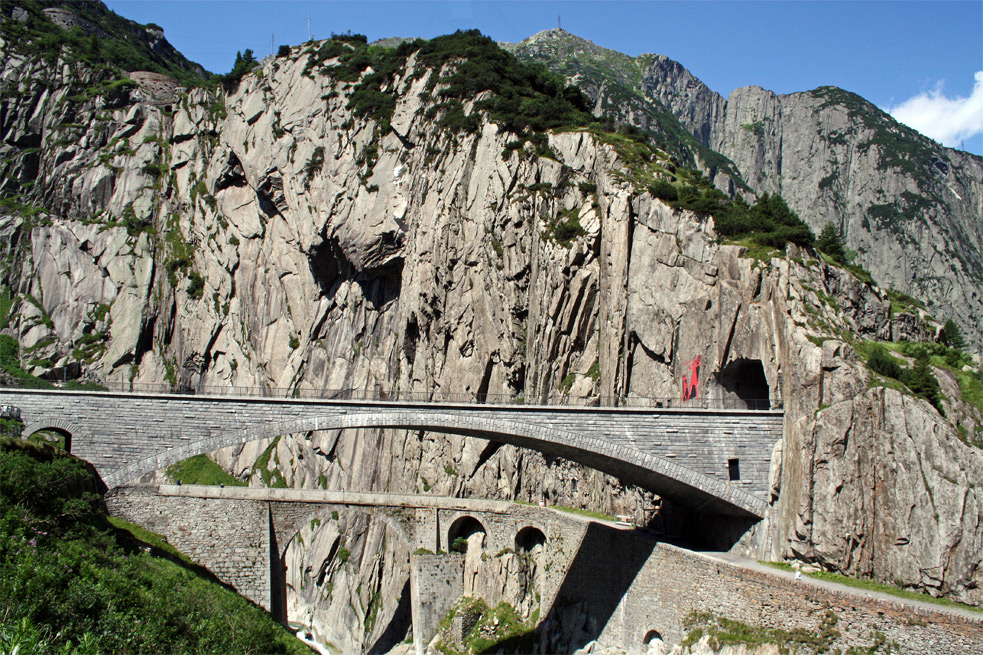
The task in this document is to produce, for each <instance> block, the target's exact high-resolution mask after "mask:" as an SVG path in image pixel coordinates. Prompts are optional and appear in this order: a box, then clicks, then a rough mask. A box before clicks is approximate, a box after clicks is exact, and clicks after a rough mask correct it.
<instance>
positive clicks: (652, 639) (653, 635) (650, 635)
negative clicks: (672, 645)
mask: <svg viewBox="0 0 983 655" xmlns="http://www.w3.org/2000/svg"><path fill="white" fill-rule="evenodd" d="M660 641H662V633H661V632H659V631H658V630H649V631H648V632H646V633H645V638H644V639H643V640H642V643H643V644H644V645H646V646H654V645H655V644H656V643H658V642H660Z"/></svg>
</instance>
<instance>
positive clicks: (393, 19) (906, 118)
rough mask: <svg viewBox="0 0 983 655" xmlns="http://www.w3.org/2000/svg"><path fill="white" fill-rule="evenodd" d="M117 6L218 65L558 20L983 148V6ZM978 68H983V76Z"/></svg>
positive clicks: (622, 44)
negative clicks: (343, 40) (882, 113)
mask: <svg viewBox="0 0 983 655" xmlns="http://www.w3.org/2000/svg"><path fill="white" fill-rule="evenodd" d="M106 4H107V5H108V6H109V7H110V8H111V9H113V10H114V11H116V13H118V14H120V15H122V16H125V17H127V18H130V19H132V20H135V21H138V22H140V23H149V22H153V23H157V24H158V25H160V26H161V27H163V28H164V33H165V36H166V38H167V39H168V40H169V41H170V42H171V43H172V44H173V45H174V46H175V47H176V48H177V49H178V50H180V51H181V52H182V53H184V54H185V56H187V57H188V58H189V59H192V60H194V61H197V62H199V63H201V64H202V65H204V66H205V67H206V68H207V69H209V70H211V71H213V72H226V71H228V70H229V69H231V68H232V63H233V61H234V59H235V55H236V52H237V51H239V50H244V49H246V48H251V49H252V50H253V51H254V52H255V53H256V54H257V56H263V55H266V54H269V52H270V38H271V35H275V36H274V44H275V46H278V45H280V44H289V45H296V44H298V43H302V42H303V41H306V40H307V29H308V28H307V17H308V15H310V24H311V31H312V32H313V34H314V37H315V38H326V37H327V36H329V35H330V34H331V33H332V32H345V31H347V30H351V31H353V32H358V33H362V34H365V35H367V36H368V37H369V40H375V39H379V38H384V37H387V36H422V37H433V36H437V35H440V34H447V33H449V32H453V31H454V30H457V29H470V28H478V29H480V30H481V31H482V32H483V33H484V34H487V35H488V36H490V37H492V38H494V39H496V40H498V41H521V40H522V39H524V38H526V37H527V36H530V35H531V34H534V33H535V32H538V31H540V30H543V29H548V28H551V27H556V25H557V21H558V19H559V21H560V22H561V23H562V26H563V28H564V29H566V30H567V31H569V32H572V33H574V34H577V35H578V36H582V37H584V38H587V39H590V40H591V41H593V42H595V43H597V44H598V45H601V46H604V47H607V48H612V49H615V50H620V51H621V52H625V53H627V54H630V55H639V54H643V53H648V52H652V53H658V54H664V55H667V56H669V57H671V58H672V59H675V60H677V61H679V62H680V63H681V64H682V65H683V66H685V67H686V68H688V69H689V70H690V71H691V72H692V73H693V74H694V75H696V76H697V77H698V78H700V79H701V80H703V82H704V83H706V84H707V86H709V87H710V88H711V89H713V90H714V91H717V92H719V93H721V94H723V95H725V96H726V95H728V94H729V93H730V92H731V91H733V90H734V89H736V88H738V87H742V86H747V85H752V84H754V85H758V86H762V87H764V88H766V89H770V90H772V91H775V92H777V93H792V92H795V91H806V90H809V89H813V88H815V87H817V86H822V85H827V84H829V85H835V86H839V87H842V88H844V89H847V90H849V91H853V92H855V93H858V94H860V95H862V96H863V97H865V98H867V99H868V100H870V101H871V102H873V103H874V104H876V105H878V106H879V107H882V108H884V109H886V110H891V111H892V113H894V114H895V116H897V117H898V118H899V120H902V121H903V122H906V123H908V124H910V125H912V126H913V127H915V128H916V129H919V130H921V131H922V132H924V133H926V134H928V135H929V136H931V137H932V138H935V139H936V140H938V141H941V142H943V143H945V144H946V145H950V146H954V147H959V145H960V144H962V147H963V148H964V149H966V150H969V151H970V152H974V153H976V154H983V2H980V0H960V1H954V2H944V1H935V0H933V1H928V2H918V1H903V2H891V1H868V2H847V1H835V0H825V1H820V2H812V1H795V0H784V1H757V2H745V1H738V0H734V1H719V0H718V1H714V2H702V1H690V2H685V1H675V2H648V1H636V2H621V1H616V0H608V1H600V2H598V1H590V0H582V1H577V2H571V1H567V2H545V1H543V2H537V1H530V2H520V1H509V2H501V1H500V2H482V1H477V0H429V1H422V2H420V1H412V2H411V1H409V0H406V1H397V2H393V1H391V0H362V1H360V2H351V1H341V0H338V1H330V2H325V1H320V2H314V1H307V2H304V1H295V0H279V1H272V0H251V1H249V2H243V1H240V0H197V1H194V2H192V1H190V0H160V1H150V0H110V1H108V2H107V3H106ZM977 73H980V74H979V75H977Z"/></svg>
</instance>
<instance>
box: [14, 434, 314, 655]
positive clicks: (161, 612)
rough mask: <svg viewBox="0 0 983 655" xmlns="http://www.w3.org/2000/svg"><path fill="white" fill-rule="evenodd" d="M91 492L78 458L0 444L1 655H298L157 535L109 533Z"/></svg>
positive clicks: (263, 619)
mask: <svg viewBox="0 0 983 655" xmlns="http://www.w3.org/2000/svg"><path fill="white" fill-rule="evenodd" d="M95 489H96V481H95V478H94V477H93V476H92V475H91V474H90V473H89V470H88V469H87V466H86V464H85V463H84V462H82V461H81V460H79V459H76V458H74V457H71V456H70V455H66V454H64V453H60V452H59V451H56V450H55V449H53V448H51V447H47V446H38V445H35V444H30V443H27V442H23V441H20V440H13V439H4V440H0V639H2V642H0V643H2V645H3V650H4V652H8V650H10V651H13V650H15V648H14V647H15V646H16V645H18V644H19V647H20V651H19V652H32V653H34V652H37V653H45V652H50V653H66V652H73V653H108V654H113V653H137V652H148V653H149V652H167V653H191V652H194V653H229V652H253V653H304V652H309V651H308V650H307V649H306V647H305V646H304V645H303V644H302V643H301V642H299V641H298V640H296V639H295V638H294V637H293V636H291V635H290V634H289V633H287V632H286V631H285V630H284V629H283V628H282V627H280V626H279V625H277V624H276V623H275V622H274V621H273V620H272V619H271V618H270V617H269V616H268V615H267V614H266V613H265V612H264V611H263V610H262V609H260V608H258V607H256V606H255V605H253V604H252V603H250V602H249V601H247V600H246V599H245V598H242V597H241V596H238V595H237V594H235V593H233V592H231V591H229V590H228V589H226V588H224V587H222V586H221V585H219V584H217V581H216V580H215V578H214V576H212V575H211V574H209V573H208V572H207V571H206V570H205V569H203V568H202V567H200V566H197V565H194V564H191V563H189V561H188V560H187V559H186V558H183V559H182V558H181V557H180V555H179V554H178V555H175V554H174V552H167V551H166V550H165V548H164V544H163V541H162V540H161V538H160V537H159V536H157V535H153V537H154V538H152V539H149V540H147V541H144V540H143V539H144V538H146V536H147V533H142V534H143V535H144V536H143V538H141V536H140V533H141V532H142V531H137V532H138V533H137V534H134V532H132V531H130V530H128V529H118V528H116V527H114V526H113V525H111V524H110V522H109V521H108V520H107V517H106V515H105V513H104V512H103V511H102V510H101V509H100V508H99V497H98V495H97V494H96V493H95Z"/></svg>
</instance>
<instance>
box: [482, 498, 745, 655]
mask: <svg viewBox="0 0 983 655" xmlns="http://www.w3.org/2000/svg"><path fill="white" fill-rule="evenodd" d="M675 509H676V511H670V512H667V513H666V514H667V515H664V516H663V517H662V518H663V521H664V523H662V525H663V527H670V526H669V525H667V524H671V533H672V534H663V535H656V534H655V531H654V530H653V529H649V528H647V529H645V530H634V531H633V530H623V529H619V528H614V527H611V526H608V525H605V524H602V523H590V524H589V525H588V527H587V530H586V531H585V533H584V537H583V539H582V540H581V542H580V545H579V546H578V548H577V554H576V555H575V556H574V558H573V561H572V562H571V563H570V566H569V568H568V570H567V572H566V575H565V576H564V578H563V581H562V582H561V583H560V586H559V588H558V590H557V592H556V597H555V599H554V601H553V604H552V606H551V607H550V609H549V612H548V613H547V615H546V617H545V618H544V619H543V620H542V621H541V622H540V624H539V625H538V626H537V627H536V630H535V631H534V632H533V633H529V634H523V635H518V636H516V637H513V638H511V639H508V640H506V641H501V642H498V643H496V644H495V645H494V646H493V647H492V648H491V649H490V650H489V651H488V652H489V653H491V652H503V653H513V652H514V653H525V652H532V651H537V652H546V653H549V652H561V651H562V652H573V651H575V650H578V649H580V648H582V647H584V646H586V645H587V644H588V643H589V642H591V641H594V640H595V639H597V638H598V637H599V636H600V634H601V633H602V632H603V631H604V629H605V627H606V626H607V625H608V623H609V622H610V621H611V618H612V616H614V614H615V610H616V609H617V607H618V604H619V603H620V602H621V601H622V599H623V598H624V597H625V595H626V594H627V593H628V590H629V589H630V588H631V586H632V584H633V583H634V582H635V578H636V577H637V576H638V574H639V572H640V571H641V570H642V567H643V566H645V563H646V562H647V561H648V559H649V557H650V556H651V555H652V551H653V550H655V548H656V546H657V545H658V544H659V543H673V544H674V545H677V546H682V547H685V548H694V549H697V550H728V549H729V548H730V547H732V546H733V545H734V543H736V542H737V540H738V539H740V537H741V536H742V535H743V534H744V533H745V532H746V531H747V529H748V528H749V527H750V525H752V524H753V523H754V520H748V519H742V518H736V517H720V516H713V515H705V514H702V513H700V512H694V511H692V510H689V511H686V510H685V509H683V508H675ZM537 644H538V648H537V647H536V645H537Z"/></svg>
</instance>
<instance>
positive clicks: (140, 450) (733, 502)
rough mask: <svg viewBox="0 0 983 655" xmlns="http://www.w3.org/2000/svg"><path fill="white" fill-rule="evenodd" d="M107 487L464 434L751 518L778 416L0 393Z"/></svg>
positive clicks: (764, 495) (761, 498)
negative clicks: (265, 450) (193, 463)
mask: <svg viewBox="0 0 983 655" xmlns="http://www.w3.org/2000/svg"><path fill="white" fill-rule="evenodd" d="M0 404H4V405H11V406H14V407H17V408H19V410H20V413H21V417H22V420H23V421H24V423H25V430H24V436H25V437H26V436H29V435H30V434H32V433H34V432H37V431H39V430H54V431H56V432H59V433H61V434H62V435H64V436H65V439H66V446H67V447H68V449H69V450H70V452H72V453H73V454H75V455H77V456H79V457H82V458H84V459H86V460H88V461H89V462H91V463H92V464H93V465H94V466H95V467H96V469H97V470H98V471H99V474H100V475H101V476H102V479H103V481H104V482H105V483H106V485H107V487H108V488H110V489H112V488H115V487H117V486H120V485H123V484H126V483H127V482H130V481H133V480H137V479H139V478H140V477H141V476H143V475H146V474H147V473H151V472H153V471H155V470H158V469H161V468H163V467H166V466H168V465H170V464H173V463H175V462H178V461H181V460H183V459H186V458H188V457H192V456H194V455H198V454H201V453H208V452H212V451H215V450H218V449H220V448H224V447H227V446H233V445H238V444H242V443H245V442H249V441H254V440H258V439H265V438H272V437H276V436H279V435H286V434H298V433H306V432H309V431H313V430H343V429H357V428H395V429H410V430H425V431H431V432H441V433H450V434H458V435H465V436H471V437H478V438H482V439H488V440H492V441H497V442H501V443H508V444H512V445H515V446H520V447H523V448H531V449H535V450H538V451H541V452H543V453H547V454H550V455H556V456H559V457H563V458H566V459H569V460H572V461H575V462H578V463H580V464H584V465H586V466H588V467H591V468H594V469H597V470H599V471H602V472H604V473H608V474H610V475H614V476H616V477H618V478H620V479H621V480H623V481H624V482H626V483H630V484H637V485H639V486H641V487H644V488H646V489H650V490H652V491H654V492H656V493H657V494H659V495H661V496H664V497H668V498H672V499H674V500H677V501H680V502H682V503H683V504H686V505H689V506H691V507H694V508H696V509H698V510H701V511H704V512H708V513H712V514H720V515H731V516H738V517H744V518H750V519H754V518H760V517H761V516H763V514H764V511H765V509H766V508H767V499H768V473H769V470H770V464H771V457H772V449H773V447H774V445H775V443H776V442H777V441H778V440H779V439H780V438H781V436H782V427H783V420H784V414H783V412H782V411H780V410H714V409H679V408H673V409H656V408H622V407H618V408H612V407H569V406H528V405H475V404H463V403H412V402H384V401H340V400H308V399H296V398H257V397H218V396H186V395H173V394H140V393H118V392H108V391H107V392H101V391H97V392H92V391H60V390H54V391H53V390H20V389H17V390H15V389H0Z"/></svg>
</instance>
